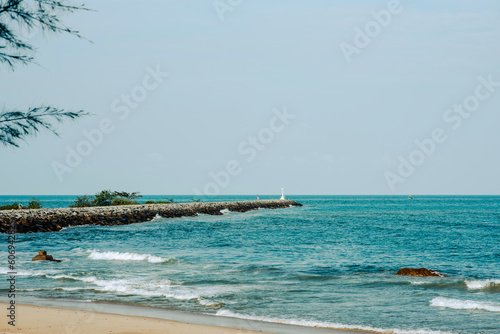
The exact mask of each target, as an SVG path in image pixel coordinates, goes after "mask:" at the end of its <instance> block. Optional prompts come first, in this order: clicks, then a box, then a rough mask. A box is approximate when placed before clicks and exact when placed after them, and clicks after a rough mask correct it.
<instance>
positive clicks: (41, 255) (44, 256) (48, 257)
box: [31, 251, 61, 262]
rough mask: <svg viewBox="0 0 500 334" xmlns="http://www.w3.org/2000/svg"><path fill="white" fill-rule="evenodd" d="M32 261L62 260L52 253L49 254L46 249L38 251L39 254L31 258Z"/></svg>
mask: <svg viewBox="0 0 500 334" xmlns="http://www.w3.org/2000/svg"><path fill="white" fill-rule="evenodd" d="M31 261H54V262H61V260H55V259H54V258H53V257H52V255H47V252H46V251H38V255H36V256H35V257H34V258H32V259H31Z"/></svg>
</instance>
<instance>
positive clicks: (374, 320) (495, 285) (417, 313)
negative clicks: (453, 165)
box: [0, 196, 500, 333]
mask: <svg viewBox="0 0 500 334" xmlns="http://www.w3.org/2000/svg"><path fill="white" fill-rule="evenodd" d="M37 197H38V198H39V199H41V200H42V204H43V205H44V207H56V206H67V205H68V204H69V203H71V201H72V199H73V198H74V196H69V197H63V196H59V197H56V196H47V197H46V196H37ZM166 197H172V196H151V198H154V199H161V198H166ZM292 197H293V198H292V199H294V200H297V201H299V202H301V203H303V204H304V207H293V208H289V209H280V210H257V211H250V212H246V213H231V212H226V213H225V214H224V215H223V216H208V215H199V216H197V217H187V218H178V219H163V218H159V217H158V218H155V219H154V220H153V221H151V222H147V223H142V224H132V225H126V226H115V227H98V226H83V227H74V228H66V229H64V230H62V231H60V232H56V233H37V234H18V235H17V244H16V250H17V256H18V263H17V270H18V282H17V288H18V289H20V291H19V293H20V294H22V295H23V296H32V297H41V298H63V299H72V300H92V301H106V302H111V303H125V304H140V305H149V306H155V307H159V308H165V309H175V310H184V311H191V312H197V313H208V314H216V315H219V316H231V317H238V318H244V319H260V320H267V321H273V322H285V323H292V324H302V325H306V326H320V327H335V328H352V329H354V328H358V329H374V330H378V331H382V330H384V331H392V332H394V333H500V243H499V241H500V197H498V196H497V197H485V196H478V197H444V196H443V197H419V196H416V197H414V199H412V200H409V199H407V198H405V197H395V196H393V197H390V196H387V197H385V196H346V197H343V196H292ZM30 198H31V196H27V197H19V196H11V197H7V196H1V197H0V205H1V204H2V203H5V202H12V201H13V200H17V201H20V200H22V201H26V202H27V201H28V200H29V199H30ZM175 198H176V199H177V200H179V201H181V200H184V201H189V199H190V197H188V196H185V197H179V196H178V197H175ZM252 198H253V197H252V196H233V197H222V196H220V197H217V198H215V200H219V201H222V200H243V199H252ZM261 198H262V197H261ZM148 199H149V198H148ZM144 200H145V199H144ZM212 200H214V199H212ZM5 249H6V247H5ZM38 250H47V252H48V253H49V254H52V255H53V256H54V257H55V258H59V259H62V260H63V262H61V263H52V262H40V261H38V262H31V261H30V260H31V258H32V257H33V256H34V255H35V254H36V252H37V251H38ZM4 253H5V252H4ZM5 258H6V256H5ZM0 267H1V269H0V270H2V273H4V274H5V273H6V272H7V263H6V261H5V263H4V264H0ZM402 267H418V268H420V267H426V268H429V269H434V270H437V271H438V272H440V273H442V274H445V275H447V276H446V277H438V278H436V277H431V278H418V277H413V278H412V277H401V276H395V273H396V271H397V270H398V269H400V268H402ZM6 291H7V290H6V289H3V290H2V294H4V295H5V293H6Z"/></svg>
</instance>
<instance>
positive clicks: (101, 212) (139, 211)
mask: <svg viewBox="0 0 500 334" xmlns="http://www.w3.org/2000/svg"><path fill="white" fill-rule="evenodd" d="M290 206H302V204H300V203H297V202H295V201H291V200H258V201H239V202H206V203H205V202H197V203H172V204H139V205H122V206H104V207H88V208H61V209H36V210H9V211H0V233H7V232H8V231H9V230H10V227H11V226H12V224H15V226H16V232H17V233H33V232H55V231H59V230H61V229H62V228H64V227H68V226H79V225H102V226H112V225H127V224H133V223H142V222H146V221H150V220H152V219H153V218H154V217H156V216H157V215H159V216H161V217H164V218H175V217H186V216H196V215H198V214H200V213H202V214H209V215H221V214H222V213H221V210H224V209H227V210H229V211H234V212H246V211H250V210H257V209H279V208H288V207H290Z"/></svg>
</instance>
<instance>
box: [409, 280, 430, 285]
mask: <svg viewBox="0 0 500 334" xmlns="http://www.w3.org/2000/svg"><path fill="white" fill-rule="evenodd" d="M410 283H411V284H413V285H422V284H427V283H429V282H423V281H413V282H410Z"/></svg>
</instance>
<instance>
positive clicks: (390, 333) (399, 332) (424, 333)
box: [216, 310, 454, 334]
mask: <svg viewBox="0 0 500 334" xmlns="http://www.w3.org/2000/svg"><path fill="white" fill-rule="evenodd" d="M216 315H217V316H221V317H230V318H238V319H245V320H255V321H263V322H272V323H279V324H286V325H295V326H305V327H319V328H328V329H345V330H359V331H369V332H377V333H387V334H454V333H451V332H443V331H433V330H427V329H415V330H405V329H396V328H391V329H384V328H375V327H370V326H362V325H346V324H339V323H331V322H322V321H314V320H302V319H281V318H273V317H264V316H252V315H245V314H239V313H234V312H231V311H229V310H219V311H218V312H217V313H216Z"/></svg>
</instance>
